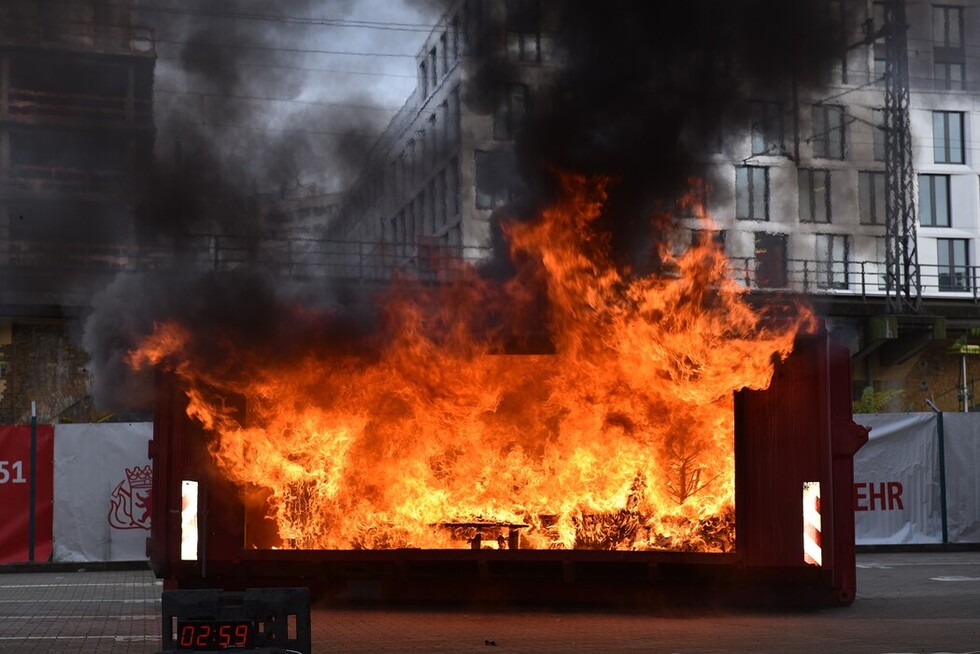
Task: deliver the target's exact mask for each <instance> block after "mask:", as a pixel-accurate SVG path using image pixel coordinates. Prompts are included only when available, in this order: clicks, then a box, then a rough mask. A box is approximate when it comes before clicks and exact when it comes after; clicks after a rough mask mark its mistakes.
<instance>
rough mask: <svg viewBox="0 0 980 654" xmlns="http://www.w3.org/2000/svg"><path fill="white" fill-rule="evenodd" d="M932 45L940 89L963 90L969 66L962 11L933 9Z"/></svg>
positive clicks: (957, 9) (936, 83)
mask: <svg viewBox="0 0 980 654" xmlns="http://www.w3.org/2000/svg"><path fill="white" fill-rule="evenodd" d="M932 41H933V61H934V66H935V68H934V73H935V85H936V88H937V89H944V90H962V89H963V67H964V64H965V62H966V57H965V46H964V43H963V8H962V7H948V6H940V5H937V6H934V7H933V8H932Z"/></svg>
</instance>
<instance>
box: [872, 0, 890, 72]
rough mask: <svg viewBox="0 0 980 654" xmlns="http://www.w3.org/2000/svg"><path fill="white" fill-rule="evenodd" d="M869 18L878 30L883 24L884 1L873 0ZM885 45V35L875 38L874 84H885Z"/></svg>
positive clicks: (873, 47)
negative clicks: (874, 0)
mask: <svg viewBox="0 0 980 654" xmlns="http://www.w3.org/2000/svg"><path fill="white" fill-rule="evenodd" d="M871 18H872V21H873V25H874V29H875V30H878V29H879V28H881V27H884V25H885V3H884V2H875V3H874V4H873V5H872V13H871ZM887 47H888V46H886V45H885V37H883V36H881V37H878V38H877V39H875V42H874V45H873V46H872V49H873V50H874V80H875V86H884V85H885V60H886V58H887V56H888V54H887V50H886V48H887Z"/></svg>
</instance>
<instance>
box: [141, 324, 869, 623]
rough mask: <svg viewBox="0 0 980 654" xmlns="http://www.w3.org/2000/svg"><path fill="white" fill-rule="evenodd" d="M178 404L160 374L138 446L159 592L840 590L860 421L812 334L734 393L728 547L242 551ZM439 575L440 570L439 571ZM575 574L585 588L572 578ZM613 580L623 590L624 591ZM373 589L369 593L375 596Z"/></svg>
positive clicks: (834, 596)
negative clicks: (183, 516) (146, 458)
mask: <svg viewBox="0 0 980 654" xmlns="http://www.w3.org/2000/svg"><path fill="white" fill-rule="evenodd" d="M185 407H186V399H185V397H184V394H183V392H182V391H181V389H180V388H179V387H178V386H177V384H176V383H175V380H174V379H173V378H171V377H168V376H166V375H160V376H159V378H158V401H157V407H156V417H155V426H154V429H155V434H154V440H153V442H152V443H151V451H152V456H153V465H154V477H153V479H154V496H155V497H156V498H159V500H158V501H156V502H155V505H154V515H153V531H152V534H151V537H150V540H149V543H148V553H149V555H150V557H151V562H152V565H153V568H154V570H155V571H156V573H157V575H158V576H161V577H163V578H164V579H165V580H166V583H167V586H168V587H177V586H184V587H207V586H212V587H226V588H228V587H230V586H236V587H241V588H244V587H247V586H260V585H275V584H276V583H277V579H280V578H281V582H282V583H285V582H287V581H288V582H289V583H293V584H294V583H296V580H297V578H306V579H307V580H308V581H309V583H310V585H315V584H316V583H317V581H318V579H317V578H318V577H319V578H321V579H320V580H321V581H322V580H323V579H325V578H327V577H329V578H330V579H331V580H332V582H333V583H336V582H338V580H340V581H343V579H344V578H345V576H346V575H350V576H351V577H352V578H353V577H356V583H358V584H363V583H364V582H365V580H367V581H369V582H371V583H374V582H375V581H377V582H378V584H379V587H383V588H387V589H403V588H402V587H403V586H404V584H402V583H400V582H399V581H398V580H399V579H404V578H405V577H406V576H408V577H411V576H412V575H413V574H414V572H413V571H416V572H417V571H418V570H420V569H430V570H432V571H433V573H432V575H431V577H430V578H428V579H427V580H426V583H425V588H426V589H427V590H426V597H429V598H432V599H438V598H439V596H440V592H441V591H442V590H443V589H445V590H446V592H448V589H449V588H450V586H452V585H454V584H455V585H458V584H460V583H464V582H465V580H461V579H459V577H461V576H465V575H466V574H472V575H473V576H474V580H473V583H474V584H481V585H482V586H483V587H485V588H486V587H490V586H491V585H493V584H496V586H497V589H496V590H495V591H494V592H495V593H496V595H495V596H501V595H502V594H506V592H507V591H508V589H511V588H513V589H517V588H520V591H519V592H517V591H515V593H514V594H516V595H518V596H521V595H523V596H527V593H528V589H534V592H536V593H539V595H540V596H541V597H549V596H552V595H555V594H559V595H563V596H567V597H569V598H573V597H584V598H586V599H588V598H593V599H594V598H596V597H600V596H608V597H610V598H616V597H621V598H630V597H636V598H643V597H647V591H648V590H656V589H654V588H653V587H655V586H658V585H659V586H663V585H665V584H675V585H676V584H678V583H679V584H681V585H683V586H685V587H686V588H687V590H690V591H692V592H693V593H694V594H696V593H697V589H696V587H697V586H698V585H699V584H702V585H704V586H705V587H708V586H710V587H711V588H712V589H713V590H718V589H719V588H725V589H729V590H734V591H736V592H735V593H734V594H735V595H740V596H742V597H744V596H746V594H748V595H749V596H750V597H754V596H755V594H756V593H772V596H773V598H774V601H776V602H779V601H782V600H785V601H787V602H789V603H809V604H812V603H817V604H823V605H832V604H847V603H850V602H851V601H853V599H854V591H855V557H854V519H853V509H852V506H851V493H852V490H851V489H852V486H853V467H852V458H853V454H854V452H856V451H857V449H858V448H859V447H860V446H861V445H862V444H863V443H864V442H865V441H866V440H867V430H865V429H864V428H863V427H859V426H857V425H855V424H854V422H853V421H852V414H851V400H850V357H849V353H848V352H847V350H846V349H845V348H843V347H841V346H839V345H836V344H835V343H833V342H832V341H830V339H829V338H828V336H827V334H826V333H824V332H821V333H820V334H818V335H816V336H806V337H802V338H800V339H799V340H798V343H797V346H796V349H795V351H794V352H793V354H792V355H791V356H790V357H789V358H788V359H787V360H786V361H785V362H782V363H781V364H779V365H778V366H777V369H776V373H775V375H774V377H773V380H772V383H771V385H770V387H769V388H768V389H767V390H764V391H741V392H739V393H737V394H736V401H735V425H736V426H735V461H736V529H737V533H736V553H735V555H734V556H732V555H721V554H701V555H697V554H696V555H691V554H688V553H679V552H586V551H577V550H576V551H532V550H514V551H468V550H451V551H449V550H429V551H426V550H397V551H368V550H361V551H349V552H347V551H320V550H306V551H299V552H296V551H293V552H289V551H282V550H258V551H253V550H245V549H244V542H245V526H244V522H245V520H244V510H243V508H242V505H241V503H240V502H239V501H238V499H237V495H236V492H235V490H234V488H232V486H231V485H230V484H229V483H228V482H227V481H225V480H224V479H222V478H221V477H220V476H219V475H218V474H217V472H216V471H215V469H214V466H212V465H211V464H210V461H209V458H208V454H207V452H206V436H205V434H203V433H202V431H201V429H200V427H199V426H198V425H196V424H194V423H192V422H191V421H190V420H189V419H188V418H187V416H186V413H185ZM182 479H192V480H197V481H200V482H202V483H201V498H200V502H199V504H200V507H201V511H200V518H199V519H200V530H201V534H202V538H201V550H200V554H201V560H200V561H196V562H194V561H181V560H180V506H181V498H180V486H181V480H182ZM814 481H816V482H820V488H821V495H822V497H821V524H822V530H821V546H822V556H823V564H822V565H821V566H819V567H817V566H812V565H807V564H806V563H805V562H804V558H803V508H802V490H803V484H804V482H814ZM607 568H608V570H607V572H608V573H609V574H608V575H605V574H604V573H603V570H605V569H607ZM440 571H444V572H445V573H446V578H445V579H440V574H442V573H441V572H440ZM449 571H452V572H451V574H449ZM287 575H288V576H290V579H289V580H287V579H285V577H286V576H287ZM450 576H452V577H455V578H454V579H450V578H449V577H450ZM376 578H377V579H376ZM604 578H605V580H606V581H605V586H603V580H604ZM583 579H588V580H589V582H588V584H585V585H583V584H584V582H582V581H581V580H583ZM576 580H578V585H579V587H580V588H579V590H578V592H572V591H571V589H570V588H569V587H570V586H571V585H573V584H575V583H576ZM389 582H390V583H389ZM350 583H351V584H353V583H354V581H351V582H350ZM549 584H550V590H548V588H549ZM624 584H626V585H629V586H630V588H632V591H633V592H626V591H627V588H625V587H624ZM280 585H281V583H280ZM422 585H423V584H421V583H420V584H417V586H418V587H422ZM612 586H615V587H612ZM583 588H584V590H583ZM692 589H693V590H692ZM457 591H458V588H457ZM385 592H387V591H379V593H380V596H379V597H380V598H383V595H384V594H385ZM672 592H673V591H672ZM603 593H606V595H603Z"/></svg>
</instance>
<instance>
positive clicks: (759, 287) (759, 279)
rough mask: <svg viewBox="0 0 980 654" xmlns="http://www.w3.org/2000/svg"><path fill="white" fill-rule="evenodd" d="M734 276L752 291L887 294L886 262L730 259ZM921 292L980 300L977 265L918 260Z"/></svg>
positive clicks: (930, 295) (872, 296) (951, 297)
mask: <svg viewBox="0 0 980 654" xmlns="http://www.w3.org/2000/svg"><path fill="white" fill-rule="evenodd" d="M730 261H731V268H732V275H733V277H734V278H735V280H736V281H737V282H738V283H739V284H741V285H742V286H744V287H746V288H748V289H750V290H752V291H777V292H790V293H801V294H804V295H840V296H851V297H858V298H861V299H869V298H882V297H884V296H885V295H886V288H885V263H884V262H877V261H817V260H814V259H790V260H788V261H787V262H786V265H785V267H777V268H775V269H772V268H770V267H767V266H765V265H763V264H761V263H760V262H759V260H757V259H755V258H754V257H735V258H732V259H731V260H730ZM919 274H920V284H921V287H922V295H923V297H932V298H944V299H966V300H972V301H974V302H978V301H980V266H971V265H938V264H919Z"/></svg>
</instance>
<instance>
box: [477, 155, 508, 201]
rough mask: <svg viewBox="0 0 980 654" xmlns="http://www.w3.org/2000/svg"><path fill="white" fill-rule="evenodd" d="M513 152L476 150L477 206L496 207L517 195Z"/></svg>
mask: <svg viewBox="0 0 980 654" xmlns="http://www.w3.org/2000/svg"><path fill="white" fill-rule="evenodd" d="M514 165H515V164H514V157H513V153H511V152H509V151H506V150H491V151H482V150H477V151H476V208H477V209H496V208H498V207H501V206H503V205H505V204H507V203H508V202H510V201H511V200H513V199H514V197H515V189H516V188H517V184H516V172H515V170H514Z"/></svg>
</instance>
